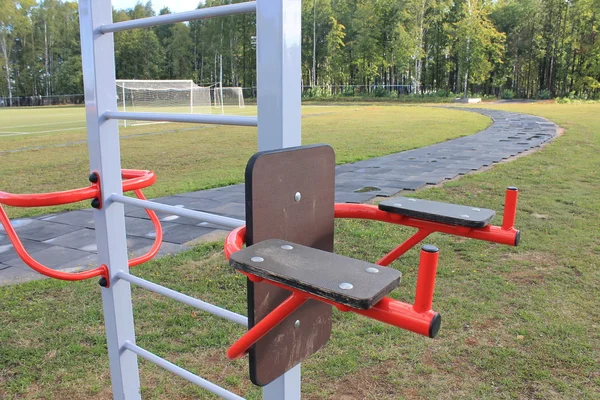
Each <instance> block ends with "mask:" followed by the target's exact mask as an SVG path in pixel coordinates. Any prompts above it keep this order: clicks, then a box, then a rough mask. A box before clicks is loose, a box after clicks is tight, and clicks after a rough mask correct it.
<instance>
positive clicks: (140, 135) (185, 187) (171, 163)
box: [0, 105, 491, 218]
mask: <svg viewBox="0 0 600 400" xmlns="http://www.w3.org/2000/svg"><path fill="white" fill-rule="evenodd" d="M227 110H228V111H230V110H234V109H231V108H230V109H227ZM236 111H237V112H243V113H245V114H248V115H252V114H256V107H252V106H247V107H246V108H244V109H237V110H236ZM302 113H303V119H302V125H303V143H304V144H310V143H321V142H324V143H328V144H330V145H332V146H333V148H334V149H335V150H336V152H337V162H338V163H347V162H351V161H357V160H361V159H366V158H370V157H376V156H381V155H385V154H390V153H394V152H398V151H402V150H408V149H411V148H417V147H422V146H425V145H428V144H432V143H437V142H441V141H444V140H448V139H452V138H456V137H458V136H462V135H466V134H471V133H475V132H477V131H479V130H481V129H484V128H485V127H487V126H488V125H489V124H490V123H491V121H490V120H489V118H487V117H484V116H481V115H477V114H473V113H464V112H460V111H455V110H444V109H432V108H426V107H400V106H377V105H370V106H368V107H360V106H335V107H327V106H306V107H303V110H302ZM76 118H79V119H80V120H81V119H83V118H84V110H83V108H72V107H68V108H52V109H39V108H37V109H30V108H29V109H16V110H13V109H0V132H2V131H6V132H9V131H11V132H12V131H14V132H16V130H17V129H23V132H25V133H31V134H23V135H13V136H5V137H1V136H0V157H2V162H1V163H0V190H3V191H6V192H11V193H40V192H51V191H57V190H66V189H72V188H76V187H82V186H87V185H89V182H88V181H87V176H88V173H89V164H88V149H87V142H86V131H85V128H80V129H79V130H65V131H64V132H63V131H59V132H46V133H42V132H44V131H45V130H46V127H44V126H42V125H41V124H43V123H44V122H45V121H46V120H51V121H53V122H51V123H55V125H52V129H50V130H55V129H58V128H59V127H61V125H60V122H61V121H62V122H63V123H64V127H65V128H66V129H69V126H72V125H69V124H70V122H69V121H71V120H75V119H76ZM26 124H29V125H27V126H28V127H27V126H25V125H26ZM17 126H22V128H16V127H17ZM81 126H83V125H81ZM120 134H121V137H122V140H121V165H122V167H123V168H133V169H150V170H153V171H155V172H156V173H157V175H158V182H157V183H156V184H155V185H154V186H153V187H152V188H149V189H148V190H146V191H145V193H146V194H147V195H148V196H150V197H159V196H165V195H171V194H175V193H182V192H190V191H194V190H199V189H205V188H210V187H216V186H225V185H229V184H234V183H240V182H243V179H244V167H245V165H246V162H247V160H248V159H249V158H250V156H251V155H252V154H253V153H254V152H255V151H256V148H257V138H256V128H247V127H231V126H214V125H193V124H153V125H144V126H136V127H131V128H129V127H128V128H121V129H120ZM81 207H89V204H87V203H85V204H75V205H72V206H70V207H61V208H46V209H14V208H12V209H9V210H8V212H9V215H10V216H11V217H12V218H15V217H22V216H30V215H39V214H41V213H50V212H55V211H57V210H64V209H66V208H70V209H73V208H81Z"/></svg>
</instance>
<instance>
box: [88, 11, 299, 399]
mask: <svg viewBox="0 0 600 400" xmlns="http://www.w3.org/2000/svg"><path fill="white" fill-rule="evenodd" d="M250 12H256V18H257V22H256V25H257V80H258V116H257V117H242V116H227V115H190V114H168V113H135V112H119V111H117V96H116V86H115V80H116V76H115V58H114V39H113V34H114V33H115V32H119V31H124V30H129V29H136V28H146V27H151V26H156V25H162V24H172V23H176V22H184V21H192V20H199V19H206V18H214V17H220V16H226V15H234V14H241V13H250ZM79 18H80V30H81V49H82V63H83V79H84V91H85V110H86V120H87V131H88V146H89V157H90V171H92V172H96V173H97V174H98V175H99V176H100V180H101V184H102V186H101V187H102V199H101V204H102V205H103V206H102V208H101V209H99V210H95V211H94V222H95V226H96V240H97V244H98V256H99V263H100V264H106V265H107V266H108V269H109V278H110V279H109V281H110V286H109V287H106V288H103V289H102V303H103V308H104V319H105V325H106V337H107V345H108V355H109V362H110V371H111V381H112V388H113V396H114V398H115V399H118V400H120V399H126V398H127V399H139V398H140V380H139V371H138V363H137V357H138V356H140V357H142V358H145V359H146V360H148V361H151V362H153V363H155V364H157V365H160V366H162V367H164V368H165V369H167V370H169V371H171V372H173V373H175V374H177V375H179V376H181V377H183V378H184V379H187V380H188V381H190V382H192V383H195V384H197V385H199V386H201V387H203V388H205V389H207V390H209V391H211V392H213V393H215V394H217V395H219V396H221V397H223V398H226V399H241V397H239V396H238V395H236V394H234V393H232V392H230V391H228V390H226V389H224V388H221V387H219V386H217V385H215V384H213V383H211V382H208V381H206V380H204V379H202V378H201V377H199V376H196V375H194V374H193V373H191V372H189V371H186V370H184V369H183V368H180V367H178V366H176V365H174V364H172V363H170V362H169V361H167V360H165V359H163V358H160V357H158V356H156V355H154V354H153V353H151V352H149V351H148V350H145V349H143V348H141V347H139V346H137V345H136V341H135V329H134V320H133V309H132V303H131V284H136V285H138V286H141V287H143V288H145V289H148V290H151V291H154V292H156V293H160V294H163V295H165V296H168V297H170V298H173V299H176V300H178V301H181V302H183V303H185V304H187V305H190V306H193V307H197V308H199V309H201V310H204V311H207V312H209V313H212V314H214V315H217V316H221V317H223V318H226V319H228V320H230V321H233V322H236V323H239V324H242V325H247V318H246V317H244V316H241V315H238V314H235V313H233V312H231V311H228V310H225V309H221V308H219V307H216V306H214V305H212V304H209V303H205V302H202V301H201V300H197V299H193V298H191V297H189V296H186V295H183V294H181V293H178V292H175V291H172V290H170V289H167V288H165V287H162V286H160V285H157V284H155V283H152V282H149V281H146V280H143V279H141V278H138V277H135V276H133V275H130V274H129V269H128V267H127V246H126V236H125V216H124V206H123V205H124V204H129V205H132V206H136V207H141V208H147V209H152V210H155V211H165V212H169V213H171V214H175V215H180V216H186V217H191V218H196V219H199V220H201V221H207V222H213V223H218V224H219V225H223V226H228V227H238V226H241V225H244V224H245V222H244V221H241V220H236V219H232V218H226V217H221V216H218V215H211V214H207V213H202V212H197V211H191V210H184V209H180V208H177V207H172V206H166V205H162V204H158V203H153V202H150V201H145V200H137V199H131V198H128V197H125V196H123V192H122V186H121V162H120V143H119V128H118V124H117V120H119V119H122V120H146V121H171V122H190V123H204V124H222V125H242V126H258V150H259V151H263V150H272V149H278V148H284V147H291V146H299V145H300V144H301V131H300V129H301V128H300V123H301V120H300V114H301V110H300V95H301V90H300V77H301V70H300V62H301V58H300V46H301V0H257V1H249V2H245V3H236V4H230V5H224V6H217V7H211V8H204V9H198V10H193V11H188V12H182V13H176V14H168V15H161V16H155V17H149V18H142V19H137V20H132V21H124V22H118V23H113V21H112V5H111V2H110V1H109V0H80V1H79ZM300 378H301V373H300V365H298V366H296V367H294V368H293V369H292V370H290V371H288V372H287V373H286V374H284V375H282V376H281V377H280V378H278V379H277V380H276V381H274V382H273V383H271V384H269V385H267V386H265V387H264V388H263V398H264V399H267V400H276V399H278V400H279V399H283V400H292V399H299V398H300Z"/></svg>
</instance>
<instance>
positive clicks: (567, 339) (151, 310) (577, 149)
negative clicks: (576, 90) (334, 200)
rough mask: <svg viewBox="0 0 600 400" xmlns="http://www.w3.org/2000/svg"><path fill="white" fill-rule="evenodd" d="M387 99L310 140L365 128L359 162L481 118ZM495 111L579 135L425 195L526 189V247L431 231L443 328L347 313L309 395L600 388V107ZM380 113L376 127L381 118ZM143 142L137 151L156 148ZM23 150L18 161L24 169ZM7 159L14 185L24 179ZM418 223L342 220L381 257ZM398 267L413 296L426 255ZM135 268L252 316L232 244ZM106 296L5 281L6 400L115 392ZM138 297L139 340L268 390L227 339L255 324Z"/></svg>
mask: <svg viewBox="0 0 600 400" xmlns="http://www.w3.org/2000/svg"><path fill="white" fill-rule="evenodd" d="M372 107H374V108H375V109H374V110H363V109H360V110H359V111H354V110H348V111H347V114H340V116H343V118H340V119H338V120H337V121H338V122H337V124H335V125H332V119H333V118H334V115H335V114H329V115H323V116H322V117H323V119H322V118H321V117H318V118H317V117H315V118H307V119H305V120H304V121H303V123H304V128H305V134H306V135H305V137H308V138H312V137H313V136H311V134H314V135H316V136H319V135H323V132H324V131H328V132H330V134H329V135H324V137H318V139H321V141H329V140H326V139H336V138H337V136H336V133H337V135H340V133H339V132H340V131H341V130H342V129H344V130H346V129H350V130H352V131H353V132H352V133H351V134H350V133H349V134H347V135H343V134H342V138H345V139H346V140H343V139H341V140H340V142H338V143H337V144H336V146H335V147H336V149H337V151H338V154H339V153H342V154H343V155H342V156H341V157H340V156H338V158H340V159H342V160H351V159H353V158H364V157H369V156H373V155H376V154H379V153H384V152H386V151H388V152H391V151H394V150H392V149H391V148H392V147H395V146H399V147H401V146H403V144H402V143H396V139H397V135H394V134H392V135H389V136H385V137H384V138H382V132H385V131H387V130H389V129H391V127H395V126H402V127H407V126H411V127H419V130H415V131H414V132H416V133H418V134H423V135H426V133H427V132H428V131H431V130H434V128H433V125H435V123H436V122H434V121H430V120H424V121H423V122H421V123H419V122H418V115H419V113H420V115H421V116H431V115H437V116H438V118H440V119H441V118H442V117H444V119H445V116H446V115H447V116H449V117H456V118H459V119H460V118H461V117H464V118H466V119H465V120H464V121H465V122H461V121H458V122H454V124H456V125H459V127H460V128H463V129H464V127H465V126H474V125H469V124H473V122H469V120H468V119H467V118H468V117H470V116H471V114H470V113H460V112H449V113H448V114H443V113H442V111H443V112H446V111H445V110H428V109H425V108H422V107H416V108H413V107H390V108H387V107H379V106H373V105H372ZM490 107H495V108H499V109H504V110H512V111H519V112H527V113H531V114H535V115H541V116H544V117H546V118H549V119H551V120H553V121H555V122H556V123H558V124H560V125H561V126H562V127H564V128H566V132H565V134H564V135H563V136H562V137H560V138H558V139H557V140H556V141H554V142H553V143H552V144H550V145H549V146H547V147H545V148H544V149H543V150H541V151H539V152H537V153H534V154H531V155H529V156H526V157H522V158H519V159H517V160H515V161H513V162H510V163H505V164H501V165H497V166H495V167H494V168H493V169H492V170H490V171H487V172H484V173H478V174H471V175H468V176H466V177H464V178H463V179H461V180H459V181H453V182H450V183H448V184H446V185H445V186H444V187H440V188H431V189H428V190H423V191H420V192H418V193H416V194H415V196H417V197H420V198H427V199H432V200H441V201H448V202H453V203H459V204H469V205H479V206H485V207H488V208H492V209H495V210H498V211H500V210H501V209H502V203H503V192H504V188H505V187H506V186H509V185H516V186H518V187H519V189H520V192H521V193H520V198H519V206H518V210H519V211H518V215H517V226H518V227H519V228H520V229H521V230H522V242H521V245H520V246H519V247H517V248H512V247H506V246H500V245H495V244H491V243H487V242H478V241H473V240H467V239H460V238H453V237H448V236H444V235H442V234H435V235H433V236H431V237H430V238H428V240H427V242H428V243H432V244H435V245H437V246H438V247H439V248H440V265H439V270H438V279H437V287H436V295H435V299H434V308H435V309H436V310H437V311H439V312H440V313H441V314H442V315H443V318H444V322H443V326H442V330H441V332H440V335H439V337H438V338H436V339H434V340H431V339H427V338H424V337H419V336H417V335H414V334H411V333H409V332H406V331H402V330H398V329H395V328H392V327H390V326H387V325H383V324H381V323H378V322H375V321H371V320H368V319H366V318H362V317H359V316H357V315H355V314H348V313H340V312H337V311H336V312H334V331H333V333H332V339H331V340H330V342H329V343H328V344H327V345H326V346H325V347H324V348H323V349H322V350H321V351H319V352H318V353H317V354H315V355H314V356H313V357H311V358H310V359H309V360H307V361H306V362H304V363H303V366H302V369H303V398H304V399H344V400H362V399H598V398H600V322H599V321H600V311H599V310H600V309H599V307H598V301H599V298H600V222H599V221H600V219H599V216H600V196H598V190H599V189H600V157H599V156H598V154H600V133H599V132H600V119H599V118H598V115H599V114H600V105H578V106H567V105H565V106H561V105H554V104H531V105H523V104H519V105H504V106H490ZM334 109H335V108H332V110H334ZM389 110H392V111H391V112H392V113H393V115H394V116H395V118H394V121H395V123H394V124H391V123H390V122H389V121H390V119H387V120H386V121H388V122H387V125H385V126H383V125H384V124H383V123H382V122H380V121H381V120H382V119H385V118H384V117H385V115H386V114H387V113H388V112H390V111H389ZM371 112H373V114H371ZM305 113H306V110H305ZM342 113H343V110H342ZM377 113H379V114H377ZM437 113H442V114H437ZM372 115H373V116H377V117H378V118H377V122H374V121H372V119H371V118H368V117H369V116H372ZM390 118H391V117H390ZM413 118H414V119H415V120H414V124H413V125H411V124H412V123H413V122H411V121H413ZM373 119H375V118H373ZM359 121H360V122H359ZM398 121H401V122H398ZM482 122H483V124H482V125H483V126H485V121H482ZM358 123H361V124H363V123H364V124H370V123H372V124H374V125H377V124H379V125H380V126H379V134H378V135H377V138H380V140H381V143H380V144H378V145H376V144H370V140H372V139H373V138H374V137H373V136H374V135H370V136H369V137H368V138H365V137H364V136H365V135H366V134H367V133H366V132H365V131H364V130H360V129H356V127H354V125H356V124H358ZM438 123H439V121H438ZM311 124H315V125H314V126H311ZM214 129H217V128H214ZM327 129H329V130H327ZM403 129H404V128H403ZM413 129H415V128H413ZM368 130H369V132H373V131H375V130H376V129H375V128H374V127H372V126H369V128H368ZM406 131H409V132H410V128H408V129H406ZM311 132H312V133H311ZM317 133H318V135H317ZM174 135H183V137H184V138H186V139H189V138H190V137H191V136H192V135H188V134H187V133H174ZM357 135H360V136H361V138H360V140H357V139H356V138H354V136H357ZM165 136H168V135H165ZM148 137H150V136H148ZM148 137H146V138H148ZM411 137H412V136H410V135H406V138H405V137H404V136H403V137H402V141H405V140H408V139H410V138H411ZM146 138H144V139H146ZM154 138H155V137H154ZM140 140H141V139H140ZM180 140H183V138H182V139H180ZM215 140H216V139H215ZM354 140H355V141H356V142H353V141H354ZM126 142H127V141H126V140H124V141H123V143H126ZM132 143H133V142H132ZM135 143H137V145H139V146H140V147H139V148H138V152H139V151H141V150H144V151H146V150H147V149H148V148H149V147H150V146H149V145H147V143H146V142H144V141H141V142H135ZM165 143H166V142H165ZM352 143H357V144H356V145H355V146H352ZM360 143H362V145H360ZM125 147H127V146H125ZM365 147H368V148H369V149H368V150H367V149H365ZM169 151H172V150H169ZM378 152H379V153H378ZM11 154H12V153H9V155H11ZM14 154H17V155H18V154H28V155H29V156H30V157H29V158H25V159H26V160H31V159H32V157H31V156H32V155H35V154H37V153H35V152H26V153H14ZM42 154H46V153H42ZM196 154H198V153H196ZM203 155H204V154H203ZM48 157H50V156H49V155H48ZM80 157H82V158H84V155H83V154H82V155H80ZM222 157H224V158H225V159H226V158H227V157H228V155H227V154H225V153H224V154H223V155H222ZM237 157H241V155H240V154H236V158H237ZM3 158H4V157H3ZM34 158H35V157H34ZM229 158H231V155H229ZM22 160H23V159H13V162H20V163H21V164H20V165H21V167H22V168H24V167H25V166H26V164H27V163H26V162H24V161H22ZM175 161H176V160H175V159H173V164H176V163H175ZM31 162H32V161H30V163H31ZM36 162H37V161H36ZM82 162H83V161H82ZM4 164H5V163H4V162H3V163H2V166H1V168H3V169H4V170H3V171H0V179H2V180H3V182H5V180H6V179H7V176H10V174H7V170H6V169H5V168H6V166H5V165H4ZM225 164H227V165H228V163H225ZM146 167H147V166H144V168H146ZM15 168H18V167H17V166H15ZM173 168H177V169H178V170H185V169H184V168H181V167H179V166H173ZM239 168H242V167H239ZM81 169H82V170H84V171H87V170H86V169H85V166H81ZM30 171H32V170H30ZM10 172H14V170H11V171H10ZM82 174H84V173H82ZM81 181H82V182H83V178H82V179H81ZM3 185H4V183H3ZM38 186H39V184H38ZM40 187H41V186H40ZM178 187H181V186H178ZM163 190H164V189H163ZM501 217H502V216H501V215H499V216H498V217H497V218H496V220H495V221H493V222H494V223H496V224H498V223H499V222H500V221H501ZM408 233H409V231H408V230H407V229H402V228H399V227H398V226H390V225H384V224H381V223H376V222H361V221H337V222H336V252H338V253H340V254H344V255H348V256H351V257H357V258H361V259H365V260H369V261H374V260H377V259H378V258H379V257H380V256H381V255H382V254H384V253H385V252H386V251H387V250H389V249H391V248H392V247H393V246H394V245H395V244H397V243H398V242H399V241H401V240H402V239H403V238H405V237H406V235H407V234H408ZM392 266H393V267H395V268H398V269H399V270H401V271H402V272H403V282H402V283H401V285H400V288H399V289H397V290H396V291H395V292H394V294H393V296H394V297H396V298H399V299H402V300H404V301H410V302H412V293H413V292H414V284H415V276H416V267H417V250H416V249H413V250H411V251H410V252H409V253H407V254H406V255H405V256H404V257H403V258H402V259H401V260H399V261H397V262H395V263H393V264H392ZM135 273H136V274H137V275H139V276H141V277H143V278H146V279H150V280H152V281H156V282H158V283H161V284H164V285H167V286H169V287H172V288H174V289H177V290H181V291H183V292H185V293H187V294H190V295H193V296H197V297H199V298H201V299H203V300H207V301H210V302H214V303H216V304H217V305H220V306H223V307H226V308H229V309H232V310H233V311H236V312H240V313H245V280H244V278H243V277H242V276H241V275H240V274H236V273H234V272H233V271H232V270H231V269H230V267H229V266H228V265H227V263H226V261H225V260H224V257H223V255H222V251H221V244H220V243H215V244H205V245H202V246H200V247H198V248H196V249H194V250H192V251H189V252H187V253H183V254H179V255H176V256H173V257H168V258H162V259H159V260H155V261H153V262H151V263H149V264H147V265H145V266H141V267H138V268H137V269H136V272H135ZM99 291H100V289H99V287H98V286H97V284H96V283H95V282H93V281H91V282H80V283H75V284H73V283H65V282H56V281H50V280H44V281H38V282H31V283H28V284H23V285H19V286H12V287H4V288H0V326H1V328H0V398H6V399H64V398H70V399H90V398H94V399H110V398H112V397H111V391H110V378H109V373H108V360H107V356H106V344H105V339H104V330H103V319H102V310H101V300H100V295H99ZM133 296H134V310H135V318H136V333H137V338H138V344H139V345H141V346H142V347H145V348H148V349H150V350H152V351H154V352H156V353H158V354H159V355H161V356H163V357H166V358H167V359H169V360H171V361H173V362H176V363H178V364H180V365H182V366H184V367H186V368H188V369H191V370H192V371H194V372H196V373H198V374H200V375H202V376H204V377H205V378H208V379H210V380H214V381H215V382H217V383H219V384H221V385H224V386H225V387H226V388H228V389H230V390H233V391H235V392H237V393H239V394H242V395H244V396H246V397H248V398H250V399H258V398H260V390H259V389H258V388H255V387H253V386H252V385H251V384H250V383H249V380H248V379H247V364H246V363H247V360H246V359H242V360H237V361H234V362H230V361H227V359H226V357H225V351H226V347H227V346H228V345H230V344H231V343H233V342H234V341H235V340H236V338H238V337H239V336H240V335H241V334H242V333H243V330H242V328H241V327H238V326H234V325H233V324H231V323H227V322H224V321H222V320H220V319H217V318H213V317H210V316H206V315H204V314H203V313H201V312H198V311H194V310H193V309H191V308H189V307H186V306H182V305H181V304H179V303H175V302H173V301H170V300H165V299H164V298H162V297H159V296H155V295H153V294H150V293H148V292H145V291H143V290H142V289H139V288H134V289H133ZM140 371H141V379H142V385H143V389H142V390H143V392H142V394H143V396H144V398H149V399H175V398H177V399H198V398H200V399H209V398H214V396H211V395H208V394H206V392H204V391H202V390H200V389H198V388H196V387H195V386H193V385H192V384H188V383H187V382H185V381H183V380H181V379H179V378H176V377H174V376H173V375H171V374H170V373H168V372H165V371H163V370H161V369H159V368H157V367H155V366H154V365H151V364H150V363H147V362H144V361H141V362H140Z"/></svg>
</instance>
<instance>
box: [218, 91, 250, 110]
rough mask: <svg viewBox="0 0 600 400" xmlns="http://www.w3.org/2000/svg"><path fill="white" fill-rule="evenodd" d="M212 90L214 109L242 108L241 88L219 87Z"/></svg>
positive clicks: (242, 96) (243, 105)
mask: <svg viewBox="0 0 600 400" xmlns="http://www.w3.org/2000/svg"><path fill="white" fill-rule="evenodd" d="M212 89H213V99H214V105H215V107H216V108H221V109H223V108H225V107H238V108H244V107H245V104H244V95H243V93H242V88H241V87H220V86H215V87H213V88H212Z"/></svg>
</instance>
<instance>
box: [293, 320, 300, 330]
mask: <svg viewBox="0 0 600 400" xmlns="http://www.w3.org/2000/svg"><path fill="white" fill-rule="evenodd" d="M294 328H296V329H298V328H300V320H299V319H297V320H296V322H294Z"/></svg>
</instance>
